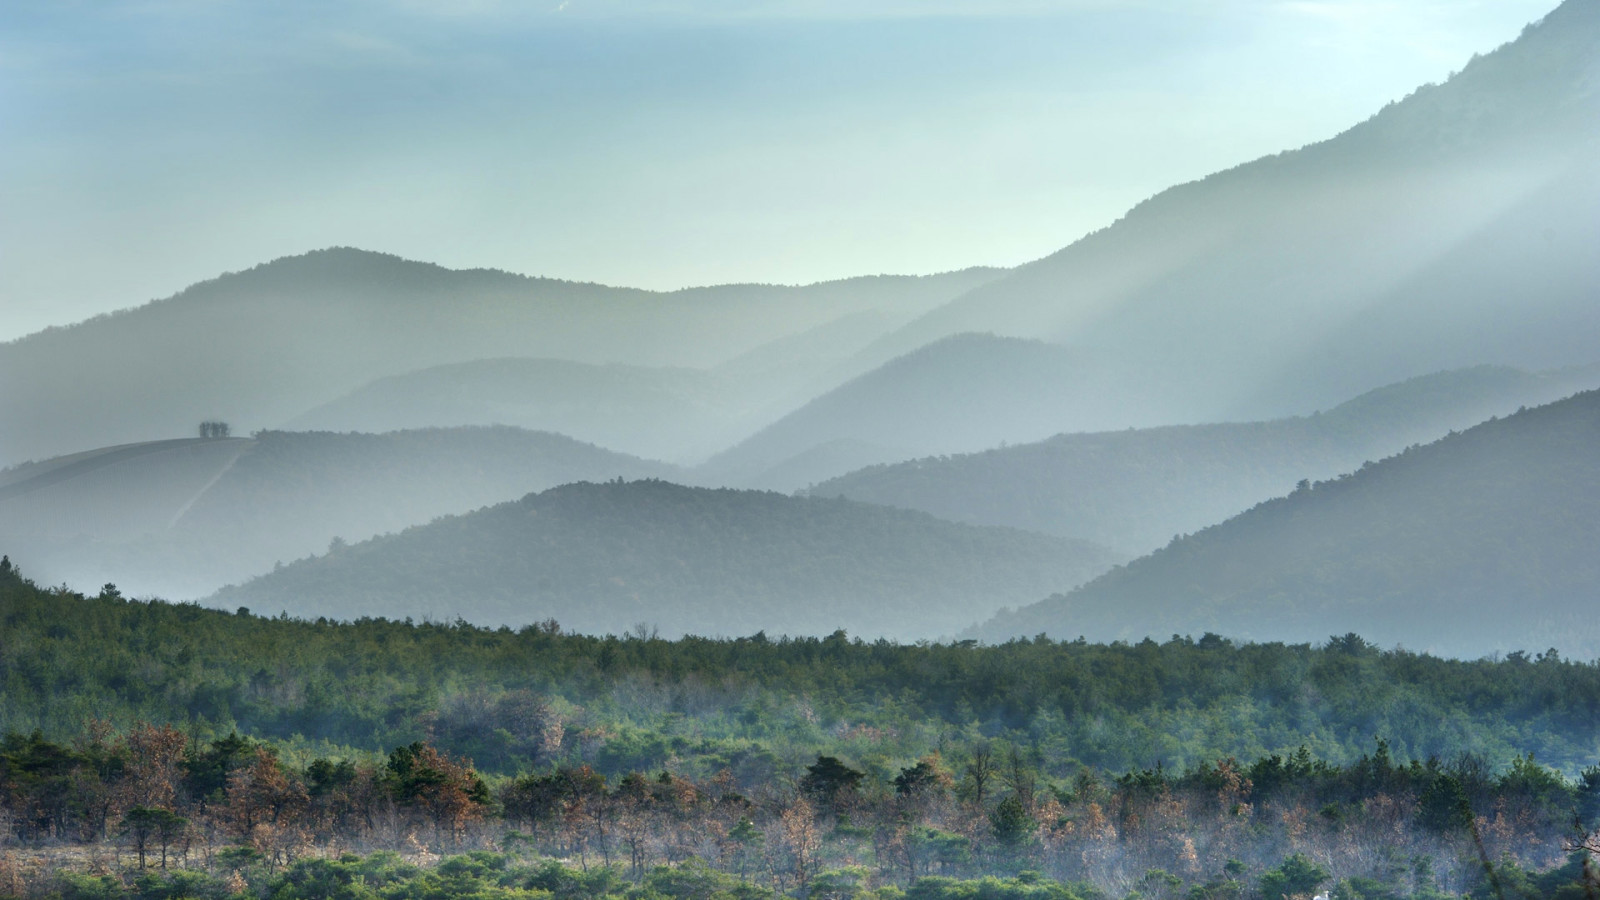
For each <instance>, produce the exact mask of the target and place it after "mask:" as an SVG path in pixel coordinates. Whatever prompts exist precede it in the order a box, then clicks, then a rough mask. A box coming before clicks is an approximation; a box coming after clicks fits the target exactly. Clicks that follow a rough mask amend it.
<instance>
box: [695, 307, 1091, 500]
mask: <svg viewBox="0 0 1600 900" xmlns="http://www.w3.org/2000/svg"><path fill="white" fill-rule="evenodd" d="M1097 389H1098V386H1097V385H1095V384H1093V383H1092V382H1091V381H1089V380H1088V379H1087V378H1086V377H1085V371H1084V368H1083V366H1082V365H1081V363H1080V362H1079V361H1078V359H1077V358H1076V355H1075V354H1073V353H1071V352H1069V351H1066V350H1064V349H1062V348H1061V347H1057V346H1054V345H1051V344H1047V343H1044V342H1042V341H1025V340H1019V339H1017V338H1003V337H996V336H994V335H991V334H960V335H954V336H952V337H948V338H944V339H942V340H939V341H935V342H934V343H932V344H930V345H928V346H926V347H923V348H921V349H918V350H916V351H914V352H911V353H908V354H906V355H904V356H901V357H899V358H897V359H894V360H892V361H890V362H888V363H886V364H884V365H882V366H879V367H878V368H876V369H874V370H872V371H870V372H868V373H866V374H864V375H860V376H858V377H856V378H853V379H851V380H850V381H849V382H846V383H845V384H843V385H840V386H839V387H837V388H834V389H833V390H831V391H829V392H828V393H826V394H823V395H822V396H820V397H818V398H816V399H815V400H812V401H811V402H809V403H807V404H805V405H804V406H802V407H800V408H799V409H797V410H795V411H794V412H791V413H789V414H788V415H786V416H784V417H783V418H781V419H779V420H778V421H776V422H774V423H772V424H771V425H768V426H767V427H766V428H764V429H762V430H761V431H759V432H757V433H756V434H754V435H752V436H751V437H749V438H746V439H745V440H744V441H741V442H740V443H739V444H737V445H735V446H734V447H732V448H730V449H728V450H726V451H724V452H723V453H720V454H718V455H717V456H714V457H712V458H711V459H710V460H708V461H707V462H706V464H705V465H704V466H702V467H701V468H700V470H699V472H698V474H699V477H702V478H708V479H721V480H724V481H727V482H728V483H733V484H740V485H746V486H753V487H760V488H767V489H773V490H794V489H795V488H799V487H803V486H805V485H807V484H809V483H812V482H815V481H819V480H822V479H825V478H829V477H832V476H834V475H838V474H842V473H843V472H847V471H850V470H851V469H854V468H858V467H860V466H862V465H868V464H872V463H881V462H889V461H898V460H903V459H911V458H913V457H918V456H924V455H927V454H933V453H957V452H962V451H971V450H979V449H983V448H986V447H992V446H994V445H996V444H999V443H1002V442H1007V441H1031V440H1038V439H1040V438H1043V437H1045V436H1047V435H1051V434H1055V433H1057V432H1059V431H1061V430H1062V429H1063V428H1064V427H1065V425H1066V424H1067V423H1069V422H1071V421H1073V420H1074V416H1075V415H1076V414H1077V413H1078V412H1080V411H1081V410H1083V409H1085V408H1097V407H1098V406H1099V405H1100V399H1099V398H1098V397H1097ZM1105 414H1106V415H1114V414H1115V413H1114V411H1111V410H1106V411H1105Z"/></svg>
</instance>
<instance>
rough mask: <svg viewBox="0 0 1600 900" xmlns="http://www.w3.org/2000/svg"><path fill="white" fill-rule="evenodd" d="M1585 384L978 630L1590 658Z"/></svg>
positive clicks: (1596, 432) (1597, 576)
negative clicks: (1340, 638)
mask: <svg viewBox="0 0 1600 900" xmlns="http://www.w3.org/2000/svg"><path fill="white" fill-rule="evenodd" d="M1597 447H1600V391H1591V392H1586V393H1582V394H1578V395H1576V396H1574V397H1571V398H1568V399H1566V400H1562V401H1559V402H1556V403H1552V404H1549V405H1547V406H1542V407H1537V408H1534V409H1528V410H1524V411H1522V412H1519V413H1516V414H1514V415H1511V416H1508V417H1506V418H1503V419H1496V420H1493V421H1489V422H1485V423H1484V424H1481V425H1478V426H1476V427H1474V428H1472V429H1469V430H1467V431H1464V432H1461V433H1459V434H1454V435H1451V436H1449V437H1446V438H1443V439H1441V440H1439V441H1437V442H1435V443H1433V444H1429V445H1427V446H1421V447H1414V448H1411V449H1409V450H1407V451H1406V452H1404V453H1401V454H1399V455H1398V456H1394V457H1390V458H1389V459H1386V460H1384V461H1382V462H1380V463H1376V464H1373V465H1369V466H1365V467H1363V468H1362V469H1361V470H1360V471H1358V472H1355V473H1353V474H1350V475H1348V476H1345V477H1341V478H1338V479H1336V480H1333V481H1324V482H1319V483H1316V484H1307V485H1304V486H1302V487H1301V488H1300V489H1297V490H1296V491H1295V492H1294V493H1292V494H1290V495H1289V496H1286V497H1281V498H1279V499H1276V500H1271V501H1268V502H1266V503H1263V504H1261V505H1259V506H1257V507H1255V508H1254V509H1251V510H1249V511H1248V512H1245V513H1243V514H1241V515H1239V516H1237V517H1235V518H1233V519H1230V520H1228V521H1226V522H1224V523H1222V524H1220V525H1216V526H1214V527H1211V528H1207V529H1205V530H1204V531H1201V532H1198V533H1196V534H1194V535H1191V536H1189V537H1185V538H1181V539H1179V540H1176V541H1174V542H1173V543H1172V544H1170V545H1169V546H1167V547H1166V548H1164V549H1162V550H1159V551H1157V552H1156V553H1154V554H1152V555H1150V556H1147V557H1144V558H1141V559H1139V560H1136V561H1134V562H1132V563H1129V564H1128V565H1127V566H1126V567H1123V568H1120V569H1117V570H1115V571H1113V572H1111V573H1108V574H1106V575H1105V576H1103V577H1101V578H1099V579H1097V580H1096V581H1094V582H1092V583H1090V584H1088V585H1085V586H1084V587H1082V588H1080V589H1078V590H1076V591H1073V592H1072V593H1069V594H1066V595H1056V596H1053V597H1051V598H1050V599H1048V600H1045V601H1043V602H1041V603H1037V604H1034V605H1032V606H1028V607H1025V608H1023V609H1021V610H1017V611H1015V612H1011V613H1007V614H1003V615H1001V616H998V617H996V618H995V619H994V620H992V621H990V622H988V623H987V624H985V625H983V626H982V627H981V628H980V629H979V631H978V632H977V633H979V634H981V635H982V636H983V637H985V638H989V639H994V640H999V639H1002V638H1005V637H1008V636H1013V635H1032V634H1036V633H1039V632H1046V633H1049V634H1053V635H1057V636H1077V635H1080V634H1082V635H1086V636H1089V637H1091V638H1095V639H1111V638H1126V639H1137V638H1139V637H1142V636H1145V635H1155V636H1157V637H1163V638H1164V637H1166V636H1167V635H1171V634H1173V633H1192V634H1199V633H1201V632H1205V631H1212V632H1217V633H1221V634H1226V635H1230V636H1237V637H1242V638H1251V639H1290V640H1301V641H1304V640H1318V639H1322V638H1325V637H1326V636H1328V635H1329V634H1343V633H1345V632H1349V631H1355V632H1359V633H1360V634H1362V635H1363V636H1365V637H1368V638H1372V639H1374V640H1376V641H1378V642H1379V643H1382V644H1392V643H1396V642H1400V643H1403V644H1405V645H1406V646H1407V647H1411V648H1413V649H1423V650H1430V651H1438V652H1444V653H1451V654H1463V655H1477V654H1482V653H1488V652H1491V651H1495V650H1511V649H1526V648H1529V647H1554V648H1557V649H1559V650H1560V651H1561V652H1563V653H1568V654H1577V655H1580V656H1582V657H1584V658H1590V659H1592V658H1595V657H1596V656H1600V616H1597V614H1596V610H1597V609H1600V452H1596V448H1597Z"/></svg>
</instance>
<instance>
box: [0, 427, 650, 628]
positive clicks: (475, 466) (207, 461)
mask: <svg viewBox="0 0 1600 900" xmlns="http://www.w3.org/2000/svg"><path fill="white" fill-rule="evenodd" d="M672 471H673V470H672V469H671V468H670V467H667V466H663V465H660V464H658V463H652V462H647V461H645V460H641V459H636V458H634V457H629V456H624V455H621V454H617V453H612V452H609V451H606V450H602V449H600V448H598V447H594V446H591V445H589V444H583V443H580V442H578V441H574V440H571V439H570V438H566V437H562V436H560V435H553V434H544V433H536V432H527V431H520V430H517V429H513V428H455V429H430V430H419V431H406V432H397V433H393V434H383V435H366V434H327V433H310V434H296V433H285V432H263V433H260V434H258V435H256V436H255V437H254V438H249V439H226V440H201V439H188V440H170V441H157V442H149V443H143V444H134V445H127V446H122V447H112V448H107V449H105V450H103V451H97V452H92V453H83V454H74V455H73V456H69V457H63V458H60V459H53V460H47V461H44V462H41V463H33V464H30V465H26V466H19V467H15V468H13V469H9V470H6V471H4V472H0V548H3V549H4V550H5V552H6V553H7V554H9V555H10V556H11V558H12V559H13V560H15V561H16V562H17V563H18V564H19V565H21V566H23V567H24V568H25V569H26V570H27V571H28V572H29V574H30V575H31V576H32V577H34V578H36V579H38V580H39V581H41V582H42V583H48V584H57V583H61V582H68V583H70V584H72V585H73V586H75V587H79V588H84V589H94V588H97V587H98V586H99V585H101V584H104V583H106V582H116V583H117V584H119V585H120V586H121V587H122V588H123V590H124V591H125V592H126V593H128V594H130V595H131V594H137V595H148V594H158V595H161V596H165V597H168V598H172V599H180V598H192V597H198V596H204V595H205V594H209V593H211V592H212V591H214V590H216V589H217V588H218V587H220V586H222V585H224V584H227V583H229V582H233V581H241V580H243V579H245V578H248V577H250V576H252V575H256V574H259V573H261V572H265V571H268V570H270V569H271V568H272V567H273V566H274V565H275V564H277V563H279V562H287V561H291V560H295V559H298V558H300V557H304V556H310V555H312V554H315V553H320V552H323V551H324V550H326V549H327V547H328V545H329V542H330V541H332V540H333V539H335V538H339V539H341V540H349V541H354V540H361V539H364V538H368V537H371V536H373V535H375V534H381V533H384V532H390V531H398V530H400V529H403V528H405V527H407V526H410V525H415V524H418V523H422V522H427V521H429V520H431V519H433V518H436V517H438V516H441V515H445V514H447V513H460V512H466V511H468V510H472V509H477V508H479V507H481V506H486V505H488V504H491V503H498V502H502V501H504V499H505V498H506V497H515V496H520V495H522V494H524V493H527V492H528V491H532V490H543V489H545V488H548V487H551V486H553V485H557V484H564V483H567V482H571V481H578V480H583V479H604V478H614V477H627V478H639V477H646V476H659V475H663V474H670V473H671V472H672Z"/></svg>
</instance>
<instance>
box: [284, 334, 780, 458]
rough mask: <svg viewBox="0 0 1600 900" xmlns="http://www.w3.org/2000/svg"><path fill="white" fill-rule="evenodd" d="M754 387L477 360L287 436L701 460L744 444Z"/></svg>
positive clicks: (342, 405)
mask: <svg viewBox="0 0 1600 900" xmlns="http://www.w3.org/2000/svg"><path fill="white" fill-rule="evenodd" d="M751 384H752V383H751V382H737V381H733V380H730V379H727V378H722V377H719V376H718V375H716V374H714V373H713V372H711V371H707V370H703V369H686V368H647V367H644V366H626V365H621V364H616V363H610V364H606V365H595V364H592V363H577V362H569V361H566V360H559V359H486V360H475V361H473V362H464V363H452V364H450V365H445V366H434V367H431V368H427V369H422V370H420V371H416V372H407V373H405V374H403V375H391V376H389V377H387V378H380V379H378V380H376V381H373V382H371V383H370V384H367V385H365V386H363V387H361V388H360V389H358V390H356V391H353V392H351V393H349V394H346V395H345V396H343V397H340V398H339V399H337V400H333V401H330V402H328V403H325V404H322V405H321V406H318V407H317V408H316V409H313V410H310V411H308V412H306V413H303V414H301V415H298V416H296V417H294V418H293V419H290V420H289V421H288V422H287V423H286V425H285V427H286V428H289V429H293V430H297V431H319V430H333V431H364V432H375V433H377V432H386V431H396V430H401V429H406V428H423V427H429V426H453V425H511V426H516V427H519V428H527V429H531V430H537V431H551V432H556V433H558V434H564V435H568V436H570V437H573V438H575V439H577V440H580V441H586V442H589V443H593V444H599V445H600V446H603V447H610V448H614V449H616V450H620V451H622V452H625V453H631V454H634V455H638V456H647V457H653V458H658V459H683V458H704V457H705V456H708V455H710V454H711V453H712V452H714V451H716V450H718V449H721V448H722V447H724V446H726V445H727V444H728V443H729V442H730V441H732V440H735V439H737V438H738V437H739V436H741V433H742V430H743V426H744V423H745V421H746V419H747V417H748V416H749V415H750V414H751V409H750V408H751V407H752V406H755V405H757V404H758V403H759V399H760V398H759V396H758V395H753V393H756V392H752V391H751V390H750V389H749V388H750V385H751Z"/></svg>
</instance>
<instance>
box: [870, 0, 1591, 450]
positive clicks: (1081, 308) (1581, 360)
mask: <svg viewBox="0 0 1600 900" xmlns="http://www.w3.org/2000/svg"><path fill="white" fill-rule="evenodd" d="M1597 158H1600V4H1596V3H1594V2H1593V0H1567V2H1565V3H1563V4H1562V5H1561V6H1560V7H1559V8H1557V9H1556V10H1554V11H1553V12H1551V13H1550V14H1549V15H1548V16H1547V17H1546V18H1545V19H1544V20H1542V21H1541V22H1539V23H1537V24H1535V25H1532V26H1530V27H1529V28H1527V29H1526V30H1525V31H1524V33H1523V34H1522V36H1521V37H1520V38H1518V39H1517V40H1516V41H1513V42H1512V43H1509V44H1507V45H1505V46H1504V47H1502V48H1500V49H1498V50H1496V51H1494V52H1493V53H1490V54H1488V55H1485V56H1482V57H1479V58H1476V59H1474V60H1472V61H1471V62H1470V63H1469V64H1468V65H1467V66H1466V67H1465V68H1464V69H1462V71H1461V72H1460V73H1458V74H1457V75H1455V76H1454V77H1452V78H1450V79H1449V80H1448V81H1447V82H1445V83H1444V84H1440V85H1430V86H1427V87H1424V88H1421V89H1419V90H1418V91H1416V92H1415V93H1413V94H1412V95H1411V96H1409V97H1407V98H1405V99H1404V100H1402V101H1400V102H1397V103H1394V104H1391V105H1390V106H1388V107H1386V108H1385V109H1383V110H1382V111H1381V112H1379V113H1378V114H1376V115H1374V116H1373V117H1372V118H1371V119H1369V120H1367V121H1365V122H1363V123H1361V124H1359V125H1357V126H1355V127H1353V128H1351V129H1350V130H1348V131H1346V132H1345V133H1343V134H1340V135H1338V136H1336V137H1334V138H1332V139H1330V140H1327V141H1325V142H1322V143H1319V144H1315V145H1312V146H1308V147H1305V148H1303V149H1300V150H1296V151H1293V152H1288V153H1282V154H1278V155H1276V156H1271V157H1267V158H1264V159H1260V160H1256V161H1254V162H1251V163H1248V164H1246V165H1241V166H1239V167H1237V168H1234V169H1231V170H1228V171H1225V172H1220V173H1217V174H1215V175H1212V176H1211V177H1208V178H1206V179H1204V180H1202V181H1198V182H1194V183H1191V184H1185V185H1180V186H1177V187H1174V188H1172V189H1170V190H1167V191H1165V192H1163V193H1161V194H1159V195H1157V196H1155V197H1153V198H1151V199H1150V200H1148V201H1146V202H1144V203H1142V204H1140V205H1139V206H1137V207H1136V208H1134V209H1133V210H1131V211H1130V212H1129V213H1128V214H1127V215H1126V216H1125V217H1123V218H1122V219H1121V220H1119V221H1118V222H1116V223H1115V224H1113V225H1111V226H1110V227H1107V228H1105V229H1103V230H1101V231H1099V232H1096V233H1094V234H1091V235H1089V236H1087V237H1085V238H1083V239H1082V240H1079V241H1077V242H1076V243H1074V244H1072V245H1071V246H1068V247H1066V248H1065V249H1063V250H1061V251H1059V252H1057V253H1055V254H1053V255H1051V256H1049V257H1047V258H1045V259H1042V260H1039V261H1037V262H1034V263H1031V264H1029V265H1026V266H1023V267H1021V268H1019V269H1016V270H1014V271H1013V272H1012V273H1011V274H1009V275H1008V276H1006V277H1004V278H1001V279H998V280H996V281H994V282H992V283H989V284H986V285H983V286H981V287H978V288H975V289H973V290H972V291H970V292H969V293H967V294H966V295H964V296H962V297H960V298H957V299H955V300H953V301H952V302H950V303H949V304H946V305H945V306H943V307H941V308H940V309H938V310H935V311H933V312H930V313H929V314H927V315H926V316H924V317H922V318H921V319H919V320H918V321H916V322H914V323H912V324H910V325H908V326H906V327H905V328H904V329H902V330H900V331H899V332H896V333H895V334H893V335H890V336H887V337H885V338H884V339H882V340H881V341H880V342H879V343H878V344H877V345H875V347H874V348H873V350H872V353H873V354H875V355H876V356H877V357H879V358H881V359H890V358H893V357H895V356H898V355H900V354H902V353H905V352H907V351H909V350H912V349H914V348H917V347H921V346H924V345H926V344H928V343H929V342H931V341H934V340H937V339H939V338H942V337H945V336H948V335H952V334H957V333H963V332H992V333H994V334H998V335H1002V336H1009V337H1016V338H1026V339H1034V340H1043V341H1048V342H1051V343H1054V344H1058V345H1060V346H1062V347H1064V348H1066V350H1067V351H1068V352H1070V353H1071V354H1072V358H1073V359H1074V360H1075V361H1076V365H1077V366H1078V367H1079V368H1080V371H1081V372H1082V375H1081V377H1082V378H1084V379H1085V380H1088V381H1091V382H1093V383H1095V384H1097V385H1099V392H1098V393H1097V394H1096V395H1095V396H1096V398H1097V399H1100V400H1108V399H1109V400H1114V401H1115V402H1112V403H1106V402H1100V403H1094V404H1087V405H1085V406H1084V408H1082V409H1081V410H1080V411H1078V412H1077V413H1076V414H1075V415H1074V416H1073V417H1072V418H1071V419H1070V420H1059V421H1056V422H1055V423H1054V424H1053V429H1052V430H1054V431H1064V430H1070V431H1090V430H1103V429H1111V428H1122V427H1126V426H1128V425H1165V424H1175V423H1195V422H1205V421H1228V420H1239V419H1261V418H1276V417H1281V416H1285V415H1295V414H1300V413H1303V412H1305V411H1308V410H1312V409H1322V408H1327V407H1328V406H1330V405H1332V404H1334V403H1337V402H1339V401H1340V400H1342V399H1344V398H1347V397H1351V396H1354V395H1356V394H1358V393H1360V392H1362V391H1365V390H1369V389H1372V388H1374V387H1377V386H1379V385H1382V384H1387V383H1392V382H1396V381H1401V380H1404V379H1406V378H1410V377H1414V376H1417V375H1422V374H1426V373H1428V372H1434V371H1441V370H1447V369H1456V368H1465V367H1468V366H1473V365H1479V364H1485V363H1487V364H1497V365H1507V366H1514V367H1519V368H1527V369H1546V368H1551V367H1558V366H1569V365H1582V364H1586V363H1588V362H1591V361H1592V360H1593V356H1594V351H1593V348H1594V347H1595V346H1596V345H1597V343H1600V303H1597V302H1596V297H1595V288H1596V285H1597V284H1600V166H1596V165H1595V164H1594V160H1595V159H1597ZM997 399H999V398H997Z"/></svg>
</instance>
